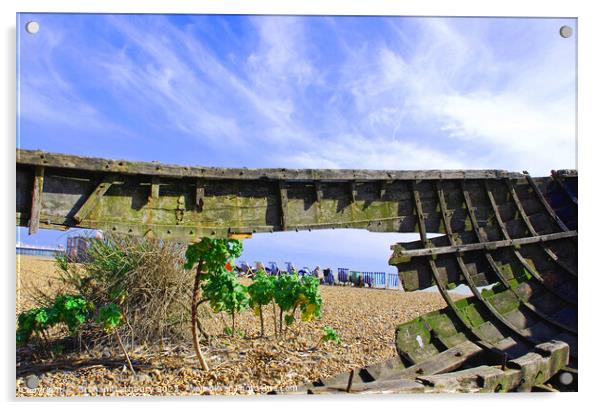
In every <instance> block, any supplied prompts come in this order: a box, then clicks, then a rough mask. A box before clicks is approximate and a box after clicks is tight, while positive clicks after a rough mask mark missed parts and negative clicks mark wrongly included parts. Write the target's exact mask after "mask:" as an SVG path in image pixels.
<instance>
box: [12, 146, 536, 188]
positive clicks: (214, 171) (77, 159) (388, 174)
mask: <svg viewBox="0 0 602 410" xmlns="http://www.w3.org/2000/svg"><path fill="white" fill-rule="evenodd" d="M17 163H18V164H23V165H39V166H47V167H56V168H72V169H81V170H89V171H103V172H118V173H121V174H137V175H157V176H161V177H174V178H188V177H189V178H209V179H242V180H253V179H276V180H281V179H282V180H290V181H294V180H297V181H312V180H323V181H347V180H356V181H373V180H379V181H380V180H390V181H392V180H410V179H459V178H463V179H473V178H494V179H497V178H501V177H510V178H523V177H524V176H523V175H522V174H520V173H516V172H508V171H504V170H424V171H399V170H383V171H380V170H365V169H314V170H312V169H286V168H255V169H254V168H219V167H192V166H178V165H171V164H162V163H159V162H135V161H127V160H111V159H104V158H91V157H82V156H75V155H67V154H57V153H47V152H43V151H33V150H22V149H18V150H17Z"/></svg>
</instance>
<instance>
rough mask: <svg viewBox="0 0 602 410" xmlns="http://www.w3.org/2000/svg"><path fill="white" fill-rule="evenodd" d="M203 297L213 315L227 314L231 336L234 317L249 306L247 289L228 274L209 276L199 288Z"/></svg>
mask: <svg viewBox="0 0 602 410" xmlns="http://www.w3.org/2000/svg"><path fill="white" fill-rule="evenodd" d="M201 289H203V296H204V297H205V298H206V299H207V300H208V301H209V305H210V306H211V308H212V309H213V311H214V312H215V313H219V312H227V313H229V314H230V317H231V318H232V329H233V332H232V333H233V334H234V333H235V331H234V329H235V328H236V327H235V315H236V313H238V312H240V311H242V310H244V309H246V308H247V307H248V306H249V294H248V292H247V288H246V287H245V286H243V285H242V284H240V283H239V282H238V279H237V278H236V275H235V274H233V273H231V272H228V273H222V274H220V275H210V276H209V278H208V279H207V281H206V283H205V284H203V285H202V286H201Z"/></svg>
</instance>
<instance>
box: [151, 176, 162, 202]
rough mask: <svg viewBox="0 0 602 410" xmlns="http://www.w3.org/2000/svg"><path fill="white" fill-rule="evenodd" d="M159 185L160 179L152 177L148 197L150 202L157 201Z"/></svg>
mask: <svg viewBox="0 0 602 410" xmlns="http://www.w3.org/2000/svg"><path fill="white" fill-rule="evenodd" d="M160 184H161V181H160V178H159V177H158V176H153V177H152V179H151V192H150V197H149V198H150V199H151V200H156V199H159V190H160Z"/></svg>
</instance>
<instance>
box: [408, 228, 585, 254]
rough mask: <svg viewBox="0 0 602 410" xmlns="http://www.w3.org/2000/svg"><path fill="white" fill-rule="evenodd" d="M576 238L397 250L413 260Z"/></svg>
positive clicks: (562, 234)
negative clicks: (415, 258)
mask: <svg viewBox="0 0 602 410" xmlns="http://www.w3.org/2000/svg"><path fill="white" fill-rule="evenodd" d="M576 236H577V231H568V232H557V233H551V234H547V235H538V236H528V237H524V238H516V239H503V240H499V241H490V242H479V243H468V244H463V245H452V246H441V247H437V248H424V249H403V248H399V250H398V254H399V256H400V257H404V258H408V257H409V258H414V257H422V256H431V255H442V254H449V253H457V252H471V251H480V250H483V249H488V250H494V249H498V248H507V247H514V246H521V245H529V244H534V243H541V242H548V241H556V240H560V239H565V238H573V237H576Z"/></svg>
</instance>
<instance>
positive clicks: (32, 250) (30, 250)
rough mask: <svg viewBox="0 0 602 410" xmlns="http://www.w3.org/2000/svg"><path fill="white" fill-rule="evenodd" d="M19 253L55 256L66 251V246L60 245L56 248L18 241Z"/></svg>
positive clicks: (46, 256)
mask: <svg viewBox="0 0 602 410" xmlns="http://www.w3.org/2000/svg"><path fill="white" fill-rule="evenodd" d="M16 248H17V255H30V256H39V257H42V258H54V257H55V256H57V255H61V254H64V253H65V248H63V247H62V246H58V247H56V248H54V247H50V246H38V245H27V244H22V243H18V244H17V246H16Z"/></svg>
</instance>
